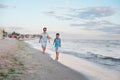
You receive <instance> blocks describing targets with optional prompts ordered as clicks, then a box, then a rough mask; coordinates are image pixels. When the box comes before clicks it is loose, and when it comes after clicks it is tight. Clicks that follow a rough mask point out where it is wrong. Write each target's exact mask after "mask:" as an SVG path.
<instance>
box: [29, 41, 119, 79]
mask: <svg viewBox="0 0 120 80" xmlns="http://www.w3.org/2000/svg"><path fill="white" fill-rule="evenodd" d="M27 42H28V43H30V44H31V45H32V46H33V47H35V48H37V49H40V44H39V43H38V40H31V41H27ZM47 49H48V50H47V52H48V53H50V55H51V56H52V58H53V59H54V56H55V52H54V46H53V44H52V43H48V46H47ZM119 52H120V41H119V40H67V39H66V40H62V47H61V49H60V55H61V57H60V62H61V63H63V64H64V65H66V66H68V67H71V68H73V69H74V70H76V71H80V72H83V73H84V74H86V75H88V76H90V77H91V80H92V79H93V78H94V79H95V78H96V79H95V80H119V79H120V77H119V74H120V53H119ZM66 58H67V59H68V60H67V59H66ZM81 58H82V59H83V60H81ZM76 61H77V64H76ZM83 62H85V63H84V64H83ZM81 63H82V64H81ZM101 73H102V74H104V75H106V76H103V75H102V74H101ZM111 73H114V74H112V75H111Z"/></svg>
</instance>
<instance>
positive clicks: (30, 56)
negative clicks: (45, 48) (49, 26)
mask: <svg viewBox="0 0 120 80" xmlns="http://www.w3.org/2000/svg"><path fill="white" fill-rule="evenodd" d="M4 79H6V80H13V79H14V80H87V79H86V77H85V76H83V75H82V74H81V73H78V72H76V71H74V70H72V69H70V68H68V67H66V66H64V65H62V64H60V63H58V62H57V61H55V60H53V59H51V58H50V57H49V55H48V54H42V53H41V52H40V51H38V50H36V49H33V48H31V47H29V45H28V44H26V43H24V42H22V41H17V40H13V39H11V40H0V80H4Z"/></svg>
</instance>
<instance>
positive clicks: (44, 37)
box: [39, 27, 50, 53]
mask: <svg viewBox="0 0 120 80" xmlns="http://www.w3.org/2000/svg"><path fill="white" fill-rule="evenodd" d="M47 40H48V41H49V43H50V37H49V35H48V33H47V28H46V27H44V28H43V33H41V35H40V39H39V43H41V47H42V51H43V53H45V50H46V46H47Z"/></svg>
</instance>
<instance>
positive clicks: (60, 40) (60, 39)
mask: <svg viewBox="0 0 120 80" xmlns="http://www.w3.org/2000/svg"><path fill="white" fill-rule="evenodd" d="M60 47H61V39H60Z"/></svg>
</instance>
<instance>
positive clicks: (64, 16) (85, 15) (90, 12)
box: [46, 6, 116, 20]
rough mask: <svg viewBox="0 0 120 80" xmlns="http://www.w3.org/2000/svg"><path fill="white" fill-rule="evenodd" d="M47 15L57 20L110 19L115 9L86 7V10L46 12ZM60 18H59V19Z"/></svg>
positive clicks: (73, 9)
mask: <svg viewBox="0 0 120 80" xmlns="http://www.w3.org/2000/svg"><path fill="white" fill-rule="evenodd" d="M46 13H47V15H50V16H51V15H52V16H54V17H55V18H58V16H59V18H58V19H59V20H60V19H61V20H76V19H82V20H83V19H88V20H91V19H99V18H103V17H110V16H112V15H114V14H115V13H116V9H115V8H113V7H111V6H108V7H103V6H101V7H87V8H69V9H67V8H62V9H59V8H58V9H56V10H54V11H49V12H46ZM60 17H61V18H60Z"/></svg>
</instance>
